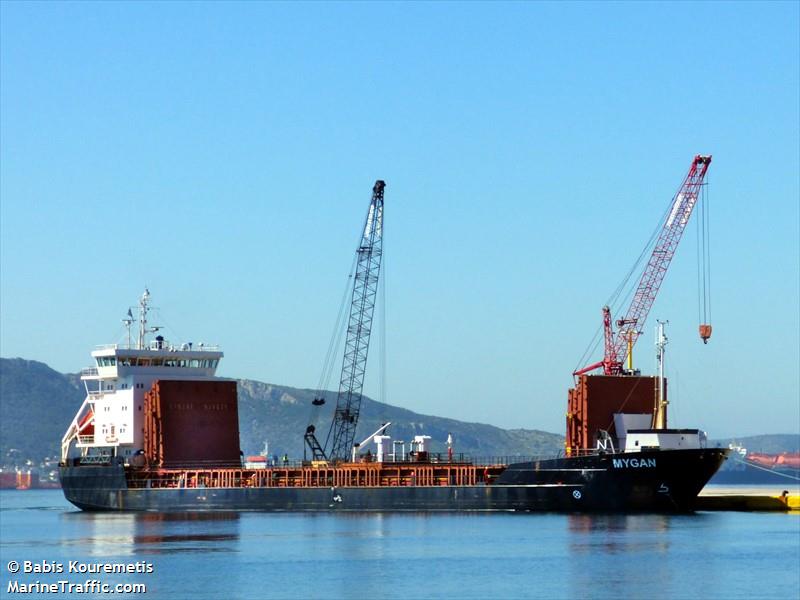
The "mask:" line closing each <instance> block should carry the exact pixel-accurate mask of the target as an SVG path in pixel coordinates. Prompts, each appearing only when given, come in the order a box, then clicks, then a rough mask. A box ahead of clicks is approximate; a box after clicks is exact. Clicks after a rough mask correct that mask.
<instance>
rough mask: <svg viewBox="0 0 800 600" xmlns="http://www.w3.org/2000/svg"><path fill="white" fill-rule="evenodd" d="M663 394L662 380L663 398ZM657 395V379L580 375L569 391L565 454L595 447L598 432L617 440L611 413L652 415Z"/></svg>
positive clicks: (665, 390)
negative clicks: (603, 431) (602, 431)
mask: <svg viewBox="0 0 800 600" xmlns="http://www.w3.org/2000/svg"><path fill="white" fill-rule="evenodd" d="M666 392H667V387H666V380H665V382H664V398H666ZM657 393H658V378H657V377H641V376H627V375H612V376H606V375H581V376H580V377H579V378H578V384H577V385H576V386H575V387H574V388H573V389H571V390H569V396H568V402H567V407H568V408H567V439H566V445H567V451H568V452H574V451H576V450H586V449H593V448H595V446H596V443H597V433H598V431H599V430H601V429H602V430H605V431H608V433H609V434H610V435H611V436H614V437H616V435H617V433H616V430H615V428H614V413H638V414H649V415H652V414H653V412H654V410H655V406H656V395H657ZM665 420H666V415H665Z"/></svg>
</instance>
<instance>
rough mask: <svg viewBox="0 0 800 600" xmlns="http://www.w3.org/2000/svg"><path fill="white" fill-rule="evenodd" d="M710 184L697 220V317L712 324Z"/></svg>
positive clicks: (702, 321)
mask: <svg viewBox="0 0 800 600" xmlns="http://www.w3.org/2000/svg"><path fill="white" fill-rule="evenodd" d="M710 204H711V202H710V200H709V194H708V184H707V183H705V184H703V189H702V192H701V195H700V218H699V219H698V220H697V319H698V321H699V323H700V324H701V325H709V324H711V219H710V217H709V211H710V206H709V205H710Z"/></svg>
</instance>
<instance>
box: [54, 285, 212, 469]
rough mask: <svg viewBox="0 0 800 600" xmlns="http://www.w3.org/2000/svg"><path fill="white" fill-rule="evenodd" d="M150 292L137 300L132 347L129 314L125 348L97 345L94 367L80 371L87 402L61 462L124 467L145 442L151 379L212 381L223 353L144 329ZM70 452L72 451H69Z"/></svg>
mask: <svg viewBox="0 0 800 600" xmlns="http://www.w3.org/2000/svg"><path fill="white" fill-rule="evenodd" d="M149 301H150V292H149V291H148V290H145V292H144V294H143V295H142V297H141V299H140V300H139V328H138V330H139V331H138V335H137V339H136V342H135V343H131V326H132V324H133V323H134V322H135V320H134V318H133V315H132V313H131V311H130V310H128V316H127V318H125V319H123V323H124V324H125V325H126V326H127V328H128V343H127V344H111V345H107V346H101V347H99V348H98V349H97V350H95V351H94V352H92V359H93V360H94V364H93V365H92V366H91V367H89V368H86V369H83V371H82V372H81V380H82V381H83V382H84V386H85V387H86V399H85V400H84V401H83V404H81V407H80V409H78V412H77V413H76V414H75V418H74V419H73V420H72V423H71V424H70V426H69V428H68V429H67V431H66V433H65V434H64V437H63V439H62V441H61V460H62V462H66V461H67V460H68V458H69V457H70V452H73V454H75V450H77V452H79V453H80V455H81V457H83V459H84V460H87V459H89V457H92V456H97V457H98V460H100V459H101V458H102V460H108V457H109V456H112V457H120V458H122V460H123V461H124V462H125V463H126V464H127V463H129V462H130V461H131V460H132V459H134V457H135V456H137V455H138V454H140V453H141V452H140V451H141V450H142V446H143V437H144V412H143V411H144V395H145V392H147V391H148V390H150V388H151V387H152V385H153V382H154V381H156V380H165V379H179V380H184V381H190V380H209V379H214V375H215V373H216V369H217V365H218V364H219V361H220V359H221V358H222V356H223V354H222V352H221V351H220V349H219V348H218V347H216V346H209V345H206V344H193V343H192V342H186V343H180V344H171V343H170V342H169V341H167V340H165V339H164V337H163V336H161V335H155V336H153V334H157V333H158V331H159V330H160V329H161V328H160V327H152V326H148V321H147V318H148V312H149V310H150V306H149ZM73 448H74V449H75V450H73Z"/></svg>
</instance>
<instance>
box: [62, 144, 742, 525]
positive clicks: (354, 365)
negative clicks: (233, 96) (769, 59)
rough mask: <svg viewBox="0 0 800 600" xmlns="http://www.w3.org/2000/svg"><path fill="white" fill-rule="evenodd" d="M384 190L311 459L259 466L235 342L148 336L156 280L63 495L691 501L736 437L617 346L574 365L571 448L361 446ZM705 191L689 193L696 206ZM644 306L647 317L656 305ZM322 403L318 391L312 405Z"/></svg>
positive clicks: (91, 375)
mask: <svg viewBox="0 0 800 600" xmlns="http://www.w3.org/2000/svg"><path fill="white" fill-rule="evenodd" d="M708 162H710V157H708ZM702 164H704V165H705V168H707V163H702ZM705 168H704V169H703V174H704V173H705ZM383 190H384V183H383V182H382V181H378V182H376V184H375V187H374V188H373V195H372V200H371V203H370V207H369V211H368V214H367V221H366V224H365V226H364V229H363V230H362V231H363V235H362V239H361V242H360V244H359V248H358V250H357V252H358V260H357V266H356V274H355V277H354V288H353V295H352V303H351V310H350V314H349V322H348V327H347V338H346V342H345V352H344V358H343V366H342V376H341V378H340V386H339V393H338V395H337V404H336V409H335V411H334V418H333V422H332V424H331V428H330V431H329V433H328V436H327V438H326V441H325V443H324V444H323V443H322V442H321V441H320V440H319V439H318V438H317V435H316V426H315V425H314V423H313V422H312V423H311V424H309V426H308V428H307V429H306V432H305V435H304V441H305V444H306V447H307V450H310V451H311V460H304V461H302V462H289V461H288V457H287V458H285V459H284V460H283V461H279V464H274V463H275V461H272V462H273V464H267V463H266V462H263V463H262V465H261V466H259V467H258V468H255V467H252V468H251V467H249V466H248V464H247V463H245V462H244V461H243V460H242V453H241V451H240V447H239V429H238V403H237V395H236V382H235V381H231V380H226V379H222V378H218V377H216V376H215V372H216V368H217V365H218V363H219V360H220V359H221V358H222V356H223V355H222V352H221V351H220V350H219V349H218V348H216V347H212V346H206V345H203V344H200V345H197V346H196V345H193V344H191V343H184V344H177V345H174V344H170V343H169V342H168V341H167V340H165V339H164V338H163V337H162V336H160V335H157V336H156V337H155V338H154V339H150V338H151V337H152V334H155V333H157V332H158V329H159V328H158V327H150V326H149V325H148V310H149V304H148V303H149V297H150V295H149V292H147V291H145V294H144V295H143V296H142V298H141V300H140V302H139V319H138V320H139V335H138V337H137V341H136V343H135V344H134V343H132V341H131V336H130V327H131V325H132V323H133V322H134V319H133V315H132V313H131V312H130V311H129V312H128V318H127V319H125V320H124V323H125V324H126V325H127V326H128V331H129V335H128V344H127V345H119V346H118V345H113V346H105V347H101V348H99V349H97V350H95V351H94V352H92V357H93V358H94V360H95V363H96V364H95V365H94V366H92V367H90V368H89V369H85V370H84V372H83V373H82V379H83V380H84V382H85V385H86V389H87V396H86V399H85V400H84V402H83V404H82V405H81V407H80V408H79V410H78V412H77V413H76V415H75V418H74V419H73V421H72V423H71V424H70V426H69V428H68V429H67V432H66V433H65V434H64V437H63V440H62V456H61V465H60V477H61V483H62V488H63V490H64V494H65V496H66V498H67V499H68V500H69V501H70V502H72V503H73V504H74V505H75V506H77V507H79V508H81V509H84V510H131V511H160V512H174V511H181V512H182V511H209V510H214V511H216V510H263V511H438V510H442V511H468V510H472V511H480V510H489V511H492V510H518V511H565V512H574V511H578V512H585V511H690V510H692V509H693V508H694V506H695V501H696V498H697V495H698V494H699V492H700V490H701V489H702V488H703V486H704V485H705V484H706V483H707V482H708V480H709V479H710V478H711V477H712V475H714V473H715V472H716V471H717V469H718V468H719V467H720V465H721V464H722V462H723V461H724V460H725V458H726V455H727V452H728V451H727V450H726V449H721V448H707V447H706V436H705V433H704V432H702V431H699V430H696V429H667V428H666V408H665V407H666V385H665V380H664V378H663V374H662V376H661V377H659V378H654V377H641V376H638V374H637V375H628V374H626V373H625V372H624V370H622V368H621V366H620V365H621V360H620V359H618V358H617V355H616V354H614V355H611V353H610V352H607V355H608V356H611V357H612V359H613V360H612V359H609V358H608V356H607V358H606V361H605V363H606V364H605V366H606V370H607V372H608V373H610V374H609V375H608V376H590V375H587V374H586V371H587V370H589V369H591V368H593V367H589V368H587V369H586V370H584V371H583V372H581V373H579V374H576V375H577V376H578V377H579V379H578V384H577V386H576V389H575V390H572V391H571V392H570V402H569V411H570V412H569V414H568V423H567V453H566V455H562V456H558V457H549V458H541V459H538V458H532V459H528V460H522V459H516V460H517V462H511V461H498V460H495V461H485V462H484V463H479V462H473V461H472V460H470V459H468V458H465V457H463V456H461V455H458V456H453V454H452V452H448V453H447V454H445V455H440V454H434V453H431V452H429V451H428V448H427V446H426V439H425V437H424V436H423V437H421V438H420V439H419V440H418V442H417V443H416V446H415V447H414V450H413V451H412V452H411V453H409V454H408V455H406V454H405V453H403V456H402V457H401V458H398V457H397V456H396V455H394V454H386V453H384V452H383V451H382V445H381V444H383V443H388V439H389V438H388V436H383V435H380V434H381V433H382V431H383V429H384V428H381V429H380V430H379V431H378V432H376V433H375V434H374V435H373V436H370V438H371V439H372V440H373V441H374V442H375V444H376V446H377V449H378V452H377V455H376V456H375V457H374V458H373V456H372V454H371V453H367V454H360V453H359V451H360V446H361V444H354V443H353V442H354V435H355V431H356V426H357V423H358V415H359V411H360V405H361V399H362V395H361V392H362V387H363V377H364V372H365V368H366V359H367V352H368V348H369V333H370V330H371V324H372V311H373V308H374V304H375V294H376V290H377V284H378V275H379V271H380V257H381V238H382V234H383V221H382V219H383ZM693 193H696V192H694V191H692V190H689V191H686V190H683V191H682V192H681V193H679V195H678V196H677V197H676V199H675V200H674V203H675V206H674V209H673V211H672V215H671V217H670V222H669V223H667V224H666V225H665V227H669V226H670V223H672V222H675V218H676V217H675V214H678V216H679V219H678V221H677V222H679V223H681V226H685V221H686V219H688V213H686V212H685V211H684V212H682V213H681V212H677V211H680V210H683V208H684V207H685V205H686V204H685V203H686V198H687V196H686V194H689V195H691V194H693ZM682 194H683V195H682ZM693 204H694V198H691V197H690V198H689V204H688V206H689V212H691V206H693ZM681 215H682V216H681ZM673 249H674V248H673ZM659 283H660V280H659ZM651 287H652V286H651ZM606 312H607V311H606ZM638 314H639V315H640V316H641V319H642V320H641V321H640V322H639V323H640V324H641V323H642V322H643V318H644V316H646V311H645V312H642V311H639V313H638ZM606 319H607V321H608V323H607V331H606V335H607V340H609V339H611V337H612V332H611V330H610V324H609V323H610V317H606ZM632 337H633V336H632V335H628V340H629V341H630V340H631V338H632ZM662 338H663V333H662ZM662 342H665V338H663V339H662ZM608 346H609V347H611V348H612V350H613V346H612V345H611V344H608ZM660 348H661V352H662V353H663V343H662V345H661V346H660ZM662 359H663V354H662ZM603 365H604V363H598V364H597V365H594V367H597V366H603ZM90 384H93V387H91V388H90ZM324 402H325V401H324V398H322V395H321V394H320V395H319V397H316V398H315V399H314V402H313V406H314V407H317V408H318V407H319V406H322V405H323V404H324ZM370 438H368V439H367V440H365V442H364V443H366V442H368V441H369V440H370ZM428 439H429V438H428Z"/></svg>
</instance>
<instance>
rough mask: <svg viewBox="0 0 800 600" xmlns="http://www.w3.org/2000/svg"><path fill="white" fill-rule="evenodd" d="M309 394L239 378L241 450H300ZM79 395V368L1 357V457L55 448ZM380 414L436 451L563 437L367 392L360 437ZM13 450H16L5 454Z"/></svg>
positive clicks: (524, 446)
mask: <svg viewBox="0 0 800 600" xmlns="http://www.w3.org/2000/svg"><path fill="white" fill-rule="evenodd" d="M312 398H313V392H312V391H311V390H302V389H296V388H290V387H285V386H279V385H272V384H268V383H261V382H258V381H250V380H241V381H239V429H240V432H241V446H242V450H243V451H244V452H245V454H256V453H258V452H260V451H261V450H262V448H263V447H264V442H265V441H269V445H270V452H271V453H275V454H279V455H282V454H283V453H284V452H286V453H288V454H289V455H290V456H293V457H299V456H302V454H303V432H304V431H305V429H306V426H307V425H308V419H309V416H310V412H309V409H310V406H311V400H312ZM327 398H329V399H330V401H329V403H328V404H327V405H326V406H325V407H324V412H323V413H322V414H321V415H319V421H318V426H319V437H320V438H321V439H322V440H323V441H324V439H325V436H326V435H327V433H328V425H329V423H330V419H331V415H332V411H333V405H334V404H335V398H336V394H335V393H333V392H331V393H328V394H327ZM83 399H84V390H83V385H82V384H81V382H80V379H79V377H78V376H77V375H73V374H68V375H64V374H61V373H58V372H57V371H54V370H53V369H51V368H49V367H48V366H47V365H45V364H43V363H40V362H36V361H28V360H23V359H21V358H14V359H6V358H0V464H2V463H3V462H7V461H8V460H9V459H15V460H14V462H18V461H17V460H16V459H19V458H22V459H32V460H34V462H38V461H40V460H41V459H42V458H44V457H45V456H55V455H58V454H59V446H60V442H61V436H62V435H63V434H64V431H65V430H66V428H67V426H68V425H69V423H70V421H71V420H72V418H73V417H74V416H75V412H76V411H77V410H78V408H79V406H80V405H81V403H82V402H83ZM386 421H391V422H392V426H391V429H390V431H389V433H390V434H391V435H392V437H393V438H394V439H402V440H405V441H406V442H409V441H410V440H411V439H413V437H414V436H415V435H429V436H431V442H432V443H431V446H432V451H434V452H442V451H444V450H445V446H444V443H445V441H446V440H447V434H448V433H452V434H453V438H454V449H455V451H456V452H464V453H467V454H470V455H472V456H487V457H488V456H508V455H532V454H552V453H555V452H558V451H559V450H561V449H562V448H563V437H562V436H560V435H556V434H553V433H546V432H543V431H531V430H525V429H513V430H505V429H501V428H499V427H493V426H491V425H483V424H479V423H464V422H461V421H457V420H455V419H445V418H441V417H434V416H428V415H420V414H417V413H414V412H411V411H409V410H405V409H402V408H397V407H394V406H389V405H387V404H381V403H379V402H374V401H373V400H370V399H369V398H365V399H364V404H363V406H362V412H361V420H360V423H359V426H358V436H360V438H361V439H363V438H365V437H366V436H367V435H369V434H370V433H372V432H373V431H375V430H376V429H377V428H378V427H380V425H381V424H382V423H384V422H386ZM358 441H361V440H360V439H359V440H358ZM12 449H14V450H16V452H13V453H12V454H13V456H11V457H9V452H11V451H12Z"/></svg>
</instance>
